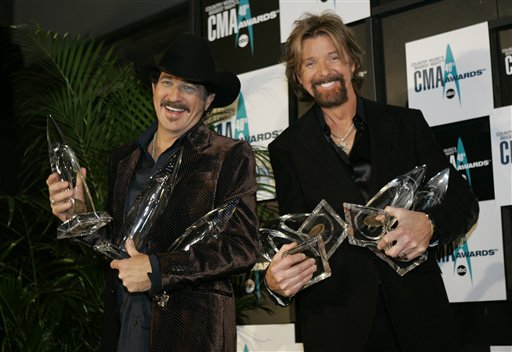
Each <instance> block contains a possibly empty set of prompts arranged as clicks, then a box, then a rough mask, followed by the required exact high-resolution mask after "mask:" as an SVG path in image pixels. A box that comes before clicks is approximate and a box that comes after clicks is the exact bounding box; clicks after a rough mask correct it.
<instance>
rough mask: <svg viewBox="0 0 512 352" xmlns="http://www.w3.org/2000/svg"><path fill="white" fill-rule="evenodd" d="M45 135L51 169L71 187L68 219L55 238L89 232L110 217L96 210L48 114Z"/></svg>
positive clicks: (55, 123) (68, 149)
mask: <svg viewBox="0 0 512 352" xmlns="http://www.w3.org/2000/svg"><path fill="white" fill-rule="evenodd" d="M46 138H47V140H48V155H49V158H50V166H51V169H52V172H56V173H57V174H59V178H60V180H61V181H67V182H68V184H69V188H70V189H72V190H73V197H72V198H71V199H70V202H71V204H72V207H71V208H70V209H69V210H68V211H67V214H66V215H67V218H68V220H66V221H65V222H63V223H62V224H60V225H59V226H58V227H57V238H58V239H63V238H77V237H85V236H88V235H91V234H93V233H95V232H96V231H98V230H99V229H100V228H102V227H103V226H105V225H106V224H108V223H109V222H110V221H111V220H112V217H111V216H110V215H109V214H108V213H107V212H105V211H97V210H96V207H95V206H94V202H93V201H92V197H91V193H90V191H89V187H88V186H87V182H86V180H85V177H84V175H83V174H82V171H81V168H80V164H79V163H78V158H77V157H76V155H75V153H74V151H73V149H71V147H70V146H69V145H68V143H67V141H66V139H65V138H64V135H63V133H62V131H61V129H60V128H59V126H58V125H57V122H56V121H55V120H54V119H53V118H52V117H51V116H48V119H47V121H46Z"/></svg>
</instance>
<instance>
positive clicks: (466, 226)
mask: <svg viewBox="0 0 512 352" xmlns="http://www.w3.org/2000/svg"><path fill="white" fill-rule="evenodd" d="M415 111H417V110H415ZM417 113H418V116H417V118H416V126H415V131H416V132H415V137H416V141H418V143H417V146H418V147H417V153H418V156H419V159H420V161H421V162H422V163H425V164H427V176H426V179H428V178H430V177H432V176H433V175H435V174H436V173H438V172H440V171H441V170H443V169H445V168H447V167H449V168H450V177H449V183H448V189H447V191H446V194H445V196H444V198H443V200H442V201H441V203H440V204H438V205H436V206H433V207H432V208H430V209H427V210H426V211H425V212H426V213H427V214H428V215H429V218H430V219H431V221H432V222H433V223H434V236H433V238H432V240H431V241H432V242H433V241H439V244H445V243H450V242H452V241H456V240H457V239H459V238H461V237H462V236H464V235H465V234H466V233H467V232H468V231H469V230H470V229H471V228H472V226H473V225H474V224H475V223H476V221H477V219H478V213H479V206H478V200H477V198H476V196H475V194H474V193H473V191H472V189H471V188H470V186H469V184H468V183H467V181H466V180H465V179H464V178H463V177H462V176H461V175H460V173H459V172H458V171H457V170H455V168H454V167H453V166H452V165H451V164H450V162H449V160H448V158H447V157H446V155H445V153H444V152H443V150H442V149H441V148H440V147H439V146H438V144H437V142H436V141H435V138H434V136H433V134H432V131H431V129H430V127H429V126H428V124H427V122H426V121H425V119H424V118H423V115H422V114H421V112H419V111H417Z"/></svg>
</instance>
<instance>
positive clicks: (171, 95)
mask: <svg viewBox="0 0 512 352" xmlns="http://www.w3.org/2000/svg"><path fill="white" fill-rule="evenodd" d="M165 96H166V98H167V99H168V100H170V101H172V102H177V101H180V100H181V92H180V90H179V89H178V87H176V85H173V86H172V87H169V88H168V89H167V91H166V94H165Z"/></svg>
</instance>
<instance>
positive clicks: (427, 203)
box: [344, 166, 450, 276]
mask: <svg viewBox="0 0 512 352" xmlns="http://www.w3.org/2000/svg"><path fill="white" fill-rule="evenodd" d="M423 168H424V166H423ZM416 169H417V168H416ZM416 169H415V170H416ZM413 171H414V170H413ZM449 174H450V170H449V169H448V168H446V169H444V170H442V171H441V172H439V173H438V174H436V175H435V176H433V177H432V178H431V179H430V180H428V181H427V182H426V183H425V184H424V185H423V186H421V187H418V186H417V185H416V186H415V187H414V185H413V191H412V197H410V196H409V195H408V196H407V197H398V196H397V197H393V199H398V198H402V201H401V202H397V203H394V205H392V206H395V207H397V206H399V207H401V208H404V209H412V210H414V211H419V212H421V211H425V210H427V209H428V208H430V207H432V206H434V205H437V204H439V203H440V202H441V201H442V199H443V197H444V195H445V193H446V191H447V189H448V180H449ZM422 177H423V175H421V178H422ZM392 182H393V181H392ZM386 186H387V185H386ZM386 186H385V187H384V188H383V189H385V188H386ZM379 193H382V190H381V192H379ZM406 193H409V192H406ZM374 198H375V197H374ZM388 198H389V197H388ZM368 203H371V201H370V202H368ZM383 204H385V203H380V204H379V205H381V206H382V205H383ZM392 204H393V203H392ZM390 205H391V204H390ZM384 207H385V206H384ZM344 210H345V218H346V219H347V222H348V227H349V230H348V234H349V242H350V243H351V244H355V245H359V246H362V247H367V248H369V249H370V250H372V251H373V252H374V253H375V254H376V255H377V256H378V257H379V258H381V259H382V260H384V261H385V262H386V263H388V264H389V265H390V266H391V267H392V268H393V269H394V270H395V271H396V272H397V273H398V274H399V275H401V276H403V275H405V274H407V273H408V272H410V271H411V270H412V269H414V268H415V267H417V266H418V265H420V264H421V263H423V262H424V261H425V260H427V258H428V252H425V253H423V254H422V255H421V256H419V257H417V258H415V259H412V260H407V259H400V258H398V257H397V258H392V257H389V256H387V255H386V254H385V253H384V252H383V251H380V250H378V249H377V242H378V241H379V240H380V239H381V238H382V237H383V236H384V235H385V234H386V233H387V232H389V231H391V230H392V227H393V225H394V222H395V220H396V219H394V218H392V217H390V216H389V215H388V214H387V213H386V212H385V211H384V210H383V209H379V208H371V207H365V206H360V205H355V204H347V203H345V204H344ZM350 238H352V241H350ZM355 238H357V241H356V240H354V239H355Z"/></svg>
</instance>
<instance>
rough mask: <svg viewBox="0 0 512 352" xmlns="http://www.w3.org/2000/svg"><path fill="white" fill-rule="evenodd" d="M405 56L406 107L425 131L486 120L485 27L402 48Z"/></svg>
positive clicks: (489, 100)
mask: <svg viewBox="0 0 512 352" xmlns="http://www.w3.org/2000/svg"><path fill="white" fill-rule="evenodd" d="M468 38H471V40H468ZM405 54H406V65H407V91H408V98H409V106H410V107H413V108H417V109H420V110H421V111H423V114H425V118H426V119H427V121H428V123H429V124H430V125H431V126H434V125H439V124H444V123H448V122H454V121H460V120H464V119H467V118H471V117H477V116H484V115H490V113H491V112H492V109H493V96H492V70H491V57H490V47H489V31H488V26H487V22H484V23H480V24H477V25H473V26H470V27H465V28H462V29H458V30H455V31H451V32H446V33H442V34H439V35H436V36H433V37H428V38H425V39H420V40H416V41H413V42H409V43H406V45H405Z"/></svg>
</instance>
